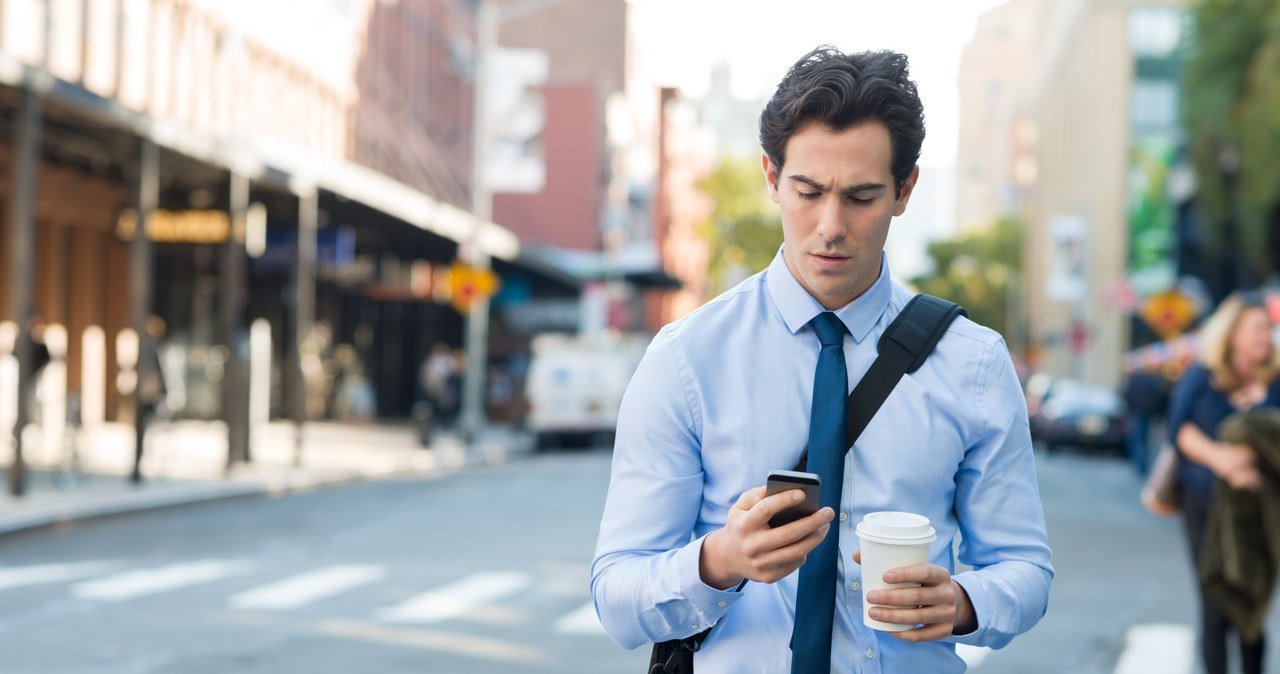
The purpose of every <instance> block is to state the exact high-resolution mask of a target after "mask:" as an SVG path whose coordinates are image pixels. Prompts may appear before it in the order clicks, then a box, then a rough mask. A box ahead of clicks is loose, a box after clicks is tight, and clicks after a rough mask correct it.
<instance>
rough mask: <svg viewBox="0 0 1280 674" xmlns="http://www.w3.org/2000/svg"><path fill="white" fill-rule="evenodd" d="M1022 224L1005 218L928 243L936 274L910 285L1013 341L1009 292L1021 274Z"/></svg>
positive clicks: (1014, 317)
mask: <svg viewBox="0 0 1280 674" xmlns="http://www.w3.org/2000/svg"><path fill="white" fill-rule="evenodd" d="M1022 231H1023V225H1022V223H1021V222H1020V221H1017V220H1011V219H1001V220H998V221H997V222H996V223H994V224H993V225H992V226H991V227H990V228H988V229H985V230H980V231H976V232H971V233H969V234H966V235H964V236H962V237H959V238H956V239H949V240H943V241H934V242H933V243H930V244H929V248H928V253H929V257H930V258H931V259H932V260H933V264H934V271H933V273H932V274H929V275H927V276H920V277H917V278H914V279H912V280H911V283H912V285H914V286H915V287H916V289H917V290H919V291H920V292H924V293H929V294H930V295H937V296H938V297H943V298H946V299H949V300H951V301H953V302H957V303H959V304H960V306H962V307H964V308H965V311H966V312H968V314H969V318H972V319H973V320H974V321H977V322H978V323H981V324H982V325H986V326H989V327H991V328H992V329H994V330H996V331H998V332H1000V333H1001V334H1003V335H1005V337H1006V338H1011V336H1012V334H1013V332H1014V329H1015V327H1016V326H1014V325H1013V324H1012V321H1014V320H1017V317H1016V316H1010V315H1009V313H1008V310H1009V306H1010V304H1011V302H1010V298H1009V293H1010V292H1013V291H1014V288H1013V285H1014V284H1016V283H1017V282H1018V278H1020V276H1021V271H1022Z"/></svg>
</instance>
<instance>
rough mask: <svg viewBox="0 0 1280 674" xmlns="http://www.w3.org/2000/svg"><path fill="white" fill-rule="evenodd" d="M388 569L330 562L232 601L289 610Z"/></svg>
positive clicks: (241, 605) (379, 575)
mask: <svg viewBox="0 0 1280 674" xmlns="http://www.w3.org/2000/svg"><path fill="white" fill-rule="evenodd" d="M385 573H386V572H385V571H384V570H383V569H382V567H380V566H372V565H368V564H348V565H339V566H329V567H325V568H323V569H316V570H315V571H310V572H307V573H302V574H299V575H296V576H293V577H291V578H285V579H284V580H281V581H278V582H275V583H269V584H267V585H261V586H258V587H255V588H253V589H251V590H246V591H245V592H241V593H239V594H237V595H234V596H232V597H231V599H230V600H229V601H230V604H231V607H232V608H237V609H245V610H252V611H289V610H293V609H296V608H299V607H301V606H305V605H307V604H310V603H311V602H314V601H317V600H320V599H324V598H326V597H331V596H333V595H335V594H338V593H340V592H345V591H347V590H350V589H351V588H354V587H358V586H360V585H364V584H366V583H371V582H373V581H375V580H378V579H380V578H382V577H383V575H385Z"/></svg>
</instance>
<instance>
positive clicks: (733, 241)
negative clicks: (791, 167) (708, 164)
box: [698, 156, 782, 293]
mask: <svg viewBox="0 0 1280 674" xmlns="http://www.w3.org/2000/svg"><path fill="white" fill-rule="evenodd" d="M698 189H700V190H701V191H702V192H703V193H704V194H706V195H707V196H709V197H711V199H712V200H713V201H714V202H715V208H714V209H713V210H712V214H711V217H710V218H708V219H707V220H706V221H704V222H703V223H702V224H701V225H700V226H699V228H698V233H699V235H701V236H702V238H703V239H704V240H706V242H707V243H708V244H709V245H710V247H711V264H710V270H709V274H710V276H711V281H712V285H713V291H714V292H716V293H718V292H720V291H722V290H724V289H725V288H726V287H727V286H729V285H731V284H733V283H735V282H736V281H738V280H740V278H741V277H742V276H743V275H745V274H754V273H755V272H757V271H760V270H761V269H764V268H765V267H767V266H769V262H770V261H772V260H773V256H774V254H775V253H777V252H778V246H779V245H781V244H782V218H781V217H780V216H779V215H778V208H777V206H775V205H774V204H773V202H772V201H771V200H770V199H769V194H768V191H767V188H766V186H765V180H764V173H763V172H762V171H761V169H760V160H759V159H755V160H751V159H747V158H744V157H734V156H730V157H725V158H724V159H722V160H720V163H719V164H718V165H717V166H716V168H715V170H714V171H712V172H711V175H709V176H707V177H706V178H705V179H703V180H702V182H700V183H699V184H698Z"/></svg>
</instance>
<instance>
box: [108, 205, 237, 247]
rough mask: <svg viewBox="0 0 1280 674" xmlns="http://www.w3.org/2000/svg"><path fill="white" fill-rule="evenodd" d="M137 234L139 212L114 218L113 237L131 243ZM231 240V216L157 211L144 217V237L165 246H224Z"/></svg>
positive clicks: (129, 211) (126, 211)
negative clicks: (114, 233) (190, 244)
mask: <svg viewBox="0 0 1280 674" xmlns="http://www.w3.org/2000/svg"><path fill="white" fill-rule="evenodd" d="M137 235H138V213H137V211H135V210H133V209H132V208H126V209H124V210H123V211H121V212H120V217H118V218H116V236H118V237H120V239H122V240H124V241H132V240H133V238H134V237H135V236H137ZM230 237H231V216H230V215H228V214H227V212H226V211H219V210H210V209H200V210H197V209H190V210H181V211H175V210H167V209H157V210H154V211H152V212H151V215H150V216H149V217H148V218H147V238H148V239H151V240H152V241H161V242H167V243H225V242H226V241H227V239H228V238H230Z"/></svg>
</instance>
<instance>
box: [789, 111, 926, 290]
mask: <svg viewBox="0 0 1280 674" xmlns="http://www.w3.org/2000/svg"><path fill="white" fill-rule="evenodd" d="M892 158H893V149H892V145H891V144H890V141H889V130H888V128H886V127H885V125H884V124H883V123H881V122H879V121H869V122H865V123H862V124H859V125H857V126H854V127H850V128H848V129H845V130H844V131H832V130H831V129H829V128H827V127H826V126H823V125H821V124H818V123H812V122H811V123H809V124H807V125H805V126H802V127H800V130H799V131H797V132H796V133H795V134H794V135H792V136H791V138H790V139H789V140H788V141H787V147H786V163H785V164H784V165H783V167H782V171H781V175H779V172H778V171H777V170H776V168H775V167H774V165H773V163H772V162H770V161H769V157H768V155H765V157H764V172H765V177H766V179H767V180H768V182H769V196H770V197H772V198H773V201H774V203H776V204H778V206H779V208H780V210H781V212H782V235H783V240H784V242H785V244H784V246H783V259H784V260H786V263H787V268H788V269H790V270H791V274H792V275H794V276H795V277H796V280H798V281H800V285H802V286H804V288H805V290H807V291H809V294H810V295H812V296H813V297H814V299H816V300H818V303H819V304H821V305H822V306H823V307H825V308H826V309H828V310H832V309H839V308H840V307H842V306H844V305H846V304H848V303H849V302H852V301H853V300H854V299H856V298H857V297H858V296H859V295H861V294H862V293H863V292H865V291H866V290H867V288H870V287H871V284H872V283H875V281H876V278H877V277H878V276H879V275H880V256H881V253H882V252H883V251H884V242H885V238H886V237H888V236H889V221H890V220H891V219H892V218H893V217H894V216H897V215H902V213H903V211H905V210H906V208H907V200H908V199H909V198H910V197H911V190H912V189H913V188H914V187H915V184H916V178H917V177H918V176H919V173H920V169H919V168H918V167H917V168H916V169H914V170H912V172H911V176H910V177H909V178H907V181H906V182H905V183H904V184H903V185H902V190H901V193H900V195H899V196H897V197H895V196H894V180H893V175H892V174H891V173H890V170H889V166H890V162H891V160H892Z"/></svg>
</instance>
